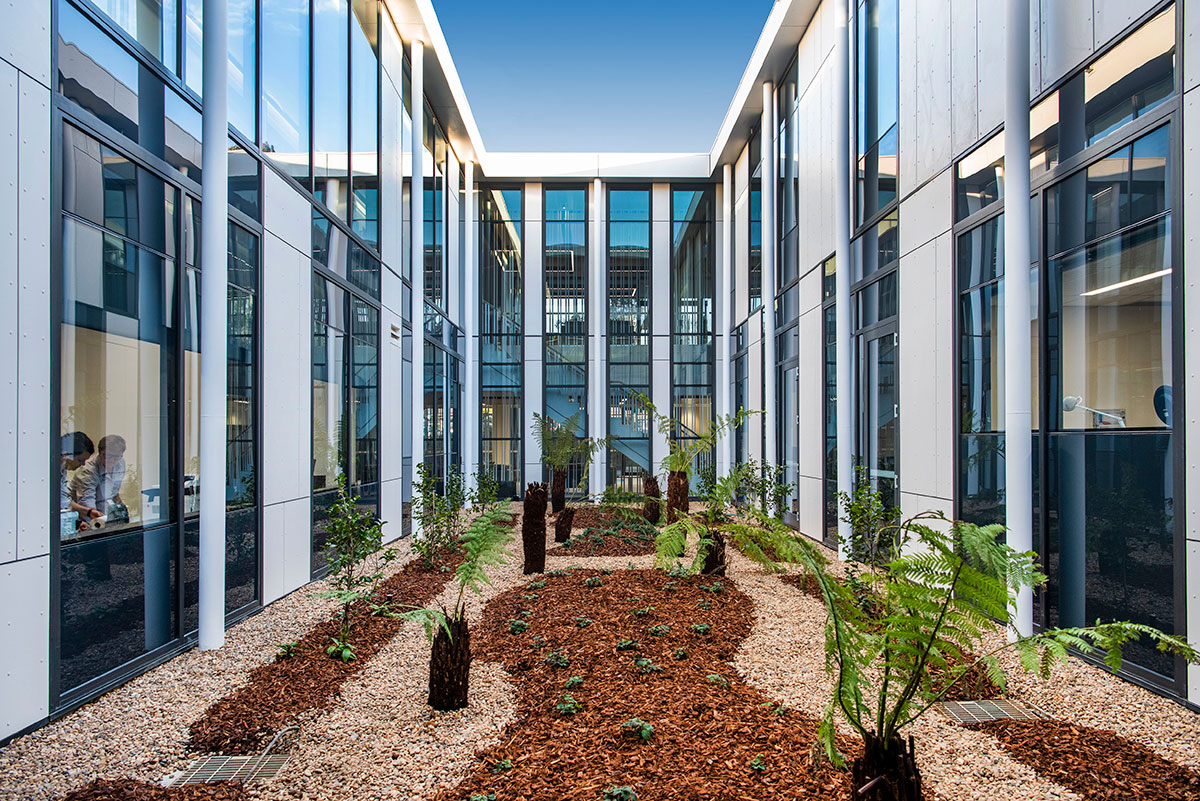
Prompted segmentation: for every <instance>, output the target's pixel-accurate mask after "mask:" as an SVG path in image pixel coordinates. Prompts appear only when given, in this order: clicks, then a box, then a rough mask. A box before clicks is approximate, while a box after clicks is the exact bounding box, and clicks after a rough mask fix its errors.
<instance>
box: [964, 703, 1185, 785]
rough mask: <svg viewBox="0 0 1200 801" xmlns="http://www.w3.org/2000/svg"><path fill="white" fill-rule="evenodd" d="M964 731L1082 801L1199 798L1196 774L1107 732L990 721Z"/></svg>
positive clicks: (1053, 722) (1072, 726)
mask: <svg viewBox="0 0 1200 801" xmlns="http://www.w3.org/2000/svg"><path fill="white" fill-rule="evenodd" d="M969 728H972V729H976V730H978V731H983V732H986V733H988V734H990V735H992V736H993V737H995V738H997V739H998V740H999V741H1000V744H1001V745H1002V746H1003V747H1004V750H1006V751H1008V752H1009V753H1010V754H1011V755H1012V756H1013V758H1014V759H1016V760H1018V761H1019V762H1022V763H1024V764H1026V765H1028V766H1029V767H1031V768H1033V769H1034V770H1036V771H1037V772H1038V773H1040V774H1042V775H1043V776H1048V777H1051V778H1053V779H1054V780H1055V781H1057V782H1059V783H1060V784H1062V785H1064V786H1065V787H1069V788H1070V789H1072V790H1074V791H1075V792H1077V793H1079V794H1080V795H1081V796H1083V797H1084V798H1088V799H1100V800H1102V801H1126V799H1137V801H1195V799H1197V798H1200V773H1196V772H1195V771H1191V770H1188V769H1187V768H1184V767H1181V766H1180V765H1177V764H1175V763H1174V762H1171V761H1170V760H1166V759H1163V758H1162V757H1160V756H1159V755H1158V754H1155V753H1154V752H1153V751H1151V750H1149V749H1148V748H1146V747H1145V746H1143V745H1140V744H1138V743H1135V742H1131V741H1130V740H1126V739H1125V738H1124V737H1121V736H1119V735H1118V734H1116V733H1114V732H1111V731H1103V730H1100V729H1090V728H1087V727H1086V726H1077V725H1075V724H1072V723H1064V722H1062V721H1058V720H1045V721H1022V720H993V721H989V722H987V723H972V724H969ZM1193 745H1195V744H1193Z"/></svg>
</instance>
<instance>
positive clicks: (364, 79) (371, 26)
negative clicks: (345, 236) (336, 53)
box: [349, 0, 379, 250]
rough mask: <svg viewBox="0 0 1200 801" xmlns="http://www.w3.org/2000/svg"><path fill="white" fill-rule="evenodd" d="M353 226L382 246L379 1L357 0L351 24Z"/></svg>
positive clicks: (366, 238) (371, 243) (351, 197)
mask: <svg viewBox="0 0 1200 801" xmlns="http://www.w3.org/2000/svg"><path fill="white" fill-rule="evenodd" d="M350 78H351V81H352V82H353V86H354V90H353V92H352V93H351V96H350V112H351V117H350V176H351V178H350V180H351V182H352V186H351V191H350V197H349V202H350V219H349V223H350V229H351V230H352V231H354V233H356V234H358V235H359V236H361V237H362V238H363V241H365V242H366V243H367V244H368V245H370V246H372V247H374V248H375V249H376V250H378V249H379V3H378V2H377V0H354V20H353V22H352V24H351V25H350Z"/></svg>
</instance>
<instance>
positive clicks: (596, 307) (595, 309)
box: [588, 178, 608, 495]
mask: <svg viewBox="0 0 1200 801" xmlns="http://www.w3.org/2000/svg"><path fill="white" fill-rule="evenodd" d="M605 220H606V216H605V203H604V183H603V182H602V181H601V180H600V179H599V178H597V179H595V180H594V181H593V182H592V236H591V247H590V248H589V250H590V251H591V253H590V254H589V258H588V315H589V318H590V321H591V324H590V325H589V326H588V327H589V328H590V329H591V331H590V334H591V336H590V337H589V338H588V361H589V362H590V367H589V369H588V373H589V375H588V386H589V388H590V390H591V391H590V392H589V393H588V394H589V395H590V396H591V402H590V404H589V407H590V408H589V410H588V436H589V437H593V438H595V439H599V438H601V437H603V436H604V435H605V434H606V433H607V432H608V403H607V399H608V398H607V395H608V359H607V358H605V357H606V353H605V350H606V349H605V344H606V339H605V332H606V330H607V327H608V292H607V287H608V281H607V280H606V277H607V260H606V259H605V252H606V250H607V249H606V248H605V242H604V228H605V226H604V222H605ZM607 483H608V448H601V449H600V450H599V451H597V452H596V455H595V458H594V459H593V460H592V467H591V470H590V472H589V473H588V492H589V493H590V494H592V495H598V494H599V493H600V491H601V490H602V489H603V488H604V486H605V485H606V484H607Z"/></svg>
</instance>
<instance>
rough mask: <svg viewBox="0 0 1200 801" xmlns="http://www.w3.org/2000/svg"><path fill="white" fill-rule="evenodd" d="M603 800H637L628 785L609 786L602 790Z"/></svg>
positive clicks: (635, 794)
mask: <svg viewBox="0 0 1200 801" xmlns="http://www.w3.org/2000/svg"><path fill="white" fill-rule="evenodd" d="M604 801H637V793H635V792H634V791H633V788H632V787H629V786H628V785H623V786H621V787H609V788H608V789H607V790H605V791H604Z"/></svg>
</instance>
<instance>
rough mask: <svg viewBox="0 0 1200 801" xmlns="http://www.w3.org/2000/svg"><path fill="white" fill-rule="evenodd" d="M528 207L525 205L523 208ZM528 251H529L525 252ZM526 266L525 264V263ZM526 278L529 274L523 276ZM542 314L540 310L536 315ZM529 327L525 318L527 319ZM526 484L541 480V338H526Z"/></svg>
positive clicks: (542, 400)
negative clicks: (536, 419)
mask: <svg viewBox="0 0 1200 801" xmlns="http://www.w3.org/2000/svg"><path fill="white" fill-rule="evenodd" d="M526 208H528V206H526ZM526 252H528V251H526ZM526 264H528V262H526ZM526 276H528V273H526ZM525 286H526V293H525V294H526V296H528V295H529V294H531V293H530V291H529V288H530V287H531V286H536V287H537V289H536V292H537V296H538V297H539V298H541V296H542V291H541V282H540V281H539V282H538V283H537V284H536V285H534V284H530V283H529V282H528V278H527V279H526V284H525ZM540 314H541V312H540V310H539V315H540ZM526 325H528V318H527V319H526ZM524 390H525V395H524V401H525V414H524V418H525V472H524V476H525V481H526V482H527V483H528V482H531V481H542V480H543V475H542V474H543V472H544V470H543V467H542V446H541V443H539V442H538V438H537V432H536V431H535V429H534V427H533V413H534V412H537V413H538V414H543V413H544V409H543V407H544V405H545V400H544V381H543V377H542V338H541V337H540V336H527V337H525V386H524ZM517 489H518V492H519V493H520V494H521V497H524V495H525V488H524V487H518V488H517Z"/></svg>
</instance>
